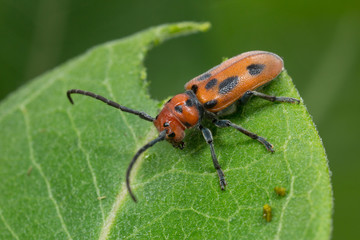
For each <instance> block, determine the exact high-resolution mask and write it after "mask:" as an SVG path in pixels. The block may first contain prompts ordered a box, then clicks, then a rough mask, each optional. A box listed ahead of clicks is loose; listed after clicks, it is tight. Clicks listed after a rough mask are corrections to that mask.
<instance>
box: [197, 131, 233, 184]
mask: <svg viewBox="0 0 360 240" xmlns="http://www.w3.org/2000/svg"><path fill="white" fill-rule="evenodd" d="M199 129H200V130H201V132H202V134H203V136H204V139H205V141H206V142H207V144H209V146H210V151H211V158H212V160H213V164H214V167H215V169H216V171H217V174H218V176H219V181H220V187H221V190H225V186H226V184H227V183H226V180H225V174H224V172H223V171H222V169H221V167H220V164H219V162H218V160H217V157H216V154H215V149H214V144H213V136H212V134H211V131H210V130H209V129H207V128H204V127H203V126H201V125H200V126H199Z"/></svg>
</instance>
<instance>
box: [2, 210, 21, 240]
mask: <svg viewBox="0 0 360 240" xmlns="http://www.w3.org/2000/svg"><path fill="white" fill-rule="evenodd" d="M0 218H1V220H2V221H3V223H4V225H5V227H6V228H7V230H9V232H10V233H11V235H12V236H13V237H14V238H16V239H17V240H19V237H18V235H17V234H16V233H15V232H14V230H13V229H12V228H11V227H10V225H9V223H8V222H7V221H6V219H5V218H4V215H3V214H2V209H1V207H0Z"/></svg>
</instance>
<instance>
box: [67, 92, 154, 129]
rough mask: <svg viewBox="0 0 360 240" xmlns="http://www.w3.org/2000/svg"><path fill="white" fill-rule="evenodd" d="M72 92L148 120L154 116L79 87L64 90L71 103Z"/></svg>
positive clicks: (151, 119)
mask: <svg viewBox="0 0 360 240" xmlns="http://www.w3.org/2000/svg"><path fill="white" fill-rule="evenodd" d="M73 93H76V94H81V95H85V96H89V97H92V98H95V99H97V100H100V101H102V102H104V103H106V104H107V105H109V106H112V107H114V108H117V109H120V110H121V111H124V112H128V113H132V114H135V115H138V116H139V117H140V118H142V119H144V120H147V121H149V122H153V121H154V120H155V118H153V117H151V116H150V115H148V114H147V113H144V112H140V111H136V110H132V109H130V108H127V107H124V106H122V105H120V104H118V103H116V102H114V101H111V100H109V99H107V98H104V97H103V96H100V95H97V94H95V93H92V92H87V91H84V90H79V89H71V90H68V91H67V92H66V95H67V97H68V99H69V101H70V102H71V104H74V101H73V100H72V98H71V96H70V95H71V94H73Z"/></svg>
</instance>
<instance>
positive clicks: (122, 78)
mask: <svg viewBox="0 0 360 240" xmlns="http://www.w3.org/2000/svg"><path fill="white" fill-rule="evenodd" d="M208 27H209V25H208V24H196V23H179V24H171V25H162V26H158V27H155V28H150V29H148V30H146V31H143V32H140V33H138V34H135V35H132V36H130V37H127V38H124V39H121V40H117V41H113V42H110V43H106V44H103V45H100V46H98V47H95V48H93V49H91V50H89V51H88V52H87V53H85V54H84V55H82V56H80V57H78V58H76V59H74V60H71V61H69V62H68V63H65V64H63V65H62V66H60V67H58V68H56V69H54V70H53V71H50V72H48V73H46V74H44V75H42V76H40V77H38V78H37V79H34V80H33V81H32V82H31V83H30V84H27V85H25V86H24V87H22V88H21V89H19V90H18V91H17V92H15V93H13V94H12V95H11V96H9V97H8V98H7V99H6V100H4V101H3V102H2V103H1V105H0V127H1V133H0V134H1V135H0V152H1V155H0V178H1V180H2V183H1V185H0V191H1V197H0V238H1V239H13V238H15V239H49V238H53V239H96V238H99V239H149V238H170V239H173V238H175V239H179V238H192V239H194V238H195V239H196V238H199V239H230V238H233V239H328V238H329V236H330V232H331V212H332V195H331V185H330V180H329V179H330V178H329V169H328V165H327V159H326V155H325V152H324V149H323V147H322V143H321V139H320V138H319V136H318V134H317V132H316V129H315V127H314V125H313V123H312V120H311V117H310V115H309V114H308V112H307V110H306V108H305V106H304V105H303V104H300V105H293V104H281V103H280V104H278V103H270V102H267V101H264V100H261V99H255V98H254V99H252V100H250V102H249V103H248V104H247V105H246V106H244V108H243V109H242V111H239V112H237V113H235V114H233V115H231V116H229V119H230V120H231V121H233V122H234V123H236V124H240V125H242V126H243V127H245V128H246V129H248V130H250V131H253V132H256V133H258V134H259V135H261V136H264V137H266V138H267V140H268V141H270V142H271V143H272V144H273V145H274V146H275V150H276V152H275V153H273V154H271V153H269V152H267V151H266V150H265V148H264V147H263V146H262V145H260V144H259V143H258V142H256V141H254V140H252V139H249V138H248V137H246V136H244V135H242V134H241V133H239V132H237V131H235V130H233V129H216V128H215V127H212V126H209V127H210V129H211V130H212V131H213V135H214V144H215V149H216V152H217V155H218V158H219V162H220V164H221V165H222V168H223V169H224V172H225V174H226V178H227V182H228V186H227V189H226V191H221V190H220V187H219V183H218V179H217V174H216V171H215V170H214V167H213V164H212V161H211V155H210V151H209V147H208V146H207V144H206V143H205V142H204V140H203V139H202V136H201V134H200V132H198V131H196V130H190V131H188V132H187V137H186V139H185V141H186V144H187V145H186V148H185V149H184V150H182V151H180V150H178V149H174V148H173V147H172V146H171V145H170V144H168V143H166V142H161V143H158V144H157V145H155V146H154V147H153V148H151V149H149V150H148V151H147V152H145V154H143V155H142V156H141V157H140V159H139V161H138V162H137V164H136V165H135V167H134V169H133V172H132V175H131V177H132V187H133V190H134V192H135V194H136V195H137V197H138V203H137V204H135V203H134V202H132V200H131V199H130V197H129V195H128V193H127V191H126V188H125V184H124V180H125V172H126V168H127V165H128V163H129V162H130V160H131V158H132V157H133V155H134V153H135V152H136V151H137V149H139V148H140V147H141V146H143V145H144V144H145V143H146V142H148V141H150V140H151V139H153V138H155V137H156V136H157V132H156V130H155V128H154V127H153V126H152V124H151V123H149V122H146V121H143V120H141V119H140V118H138V117H136V116H133V115H131V114H127V113H123V112H120V111H117V110H116V109H113V108H109V107H107V106H106V105H104V104H103V103H101V102H99V101H96V100H94V99H90V98H88V97H85V96H74V102H75V105H74V106H72V105H71V104H69V102H68V100H67V98H66V96H65V93H66V91H67V90H68V89H72V88H77V89H84V90H87V91H92V92H95V93H97V94H100V95H103V96H105V97H107V98H109V99H112V100H114V101H116V102H119V103H120V104H122V105H125V106H127V107H129V108H133V109H137V110H141V111H146V112H147V113H149V114H150V115H152V116H156V114H157V113H158V111H159V107H160V105H161V104H160V103H159V102H157V101H155V100H153V99H151V98H150V97H149V95H148V91H147V82H146V71H145V68H144V66H143V61H144V58H145V54H146V52H147V51H148V50H149V49H150V48H151V47H152V46H154V45H157V44H159V43H161V42H163V41H164V40H166V39H169V38H172V37H176V36H179V35H184V34H189V33H192V32H197V31H204V30H206V29H207V28H208ZM210 67H211V66H209V68H210ZM201 71H202V72H205V71H204V69H203V70H199V73H200V72H201ZM184 83H185V82H184ZM263 92H265V93H267V94H272V95H279V96H280V95H282V96H291V97H296V98H299V95H298V92H297V90H296V89H295V87H294V85H293V83H292V81H291V78H290V77H289V76H288V75H287V73H286V71H284V72H283V73H282V74H281V75H280V76H279V78H278V79H277V80H274V81H273V82H272V83H271V84H270V85H268V86H267V87H265V88H264V89H263ZM276 186H282V187H285V188H286V191H287V195H286V196H285V197H279V196H277V195H276V194H275V192H274V190H273V189H274V187H276ZM265 204H269V205H270V206H271V207H272V214H273V217H272V221H271V222H266V221H265V220H264V219H263V218H262V211H263V206H264V205H265Z"/></svg>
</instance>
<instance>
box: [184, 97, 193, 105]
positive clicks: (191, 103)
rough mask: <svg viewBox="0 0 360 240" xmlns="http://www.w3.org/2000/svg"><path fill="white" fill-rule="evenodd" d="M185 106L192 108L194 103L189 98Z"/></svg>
mask: <svg viewBox="0 0 360 240" xmlns="http://www.w3.org/2000/svg"><path fill="white" fill-rule="evenodd" d="M185 105H186V106H188V107H192V106H193V105H194V102H193V100H192V99H191V98H189V99H188V100H186V102H185Z"/></svg>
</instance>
